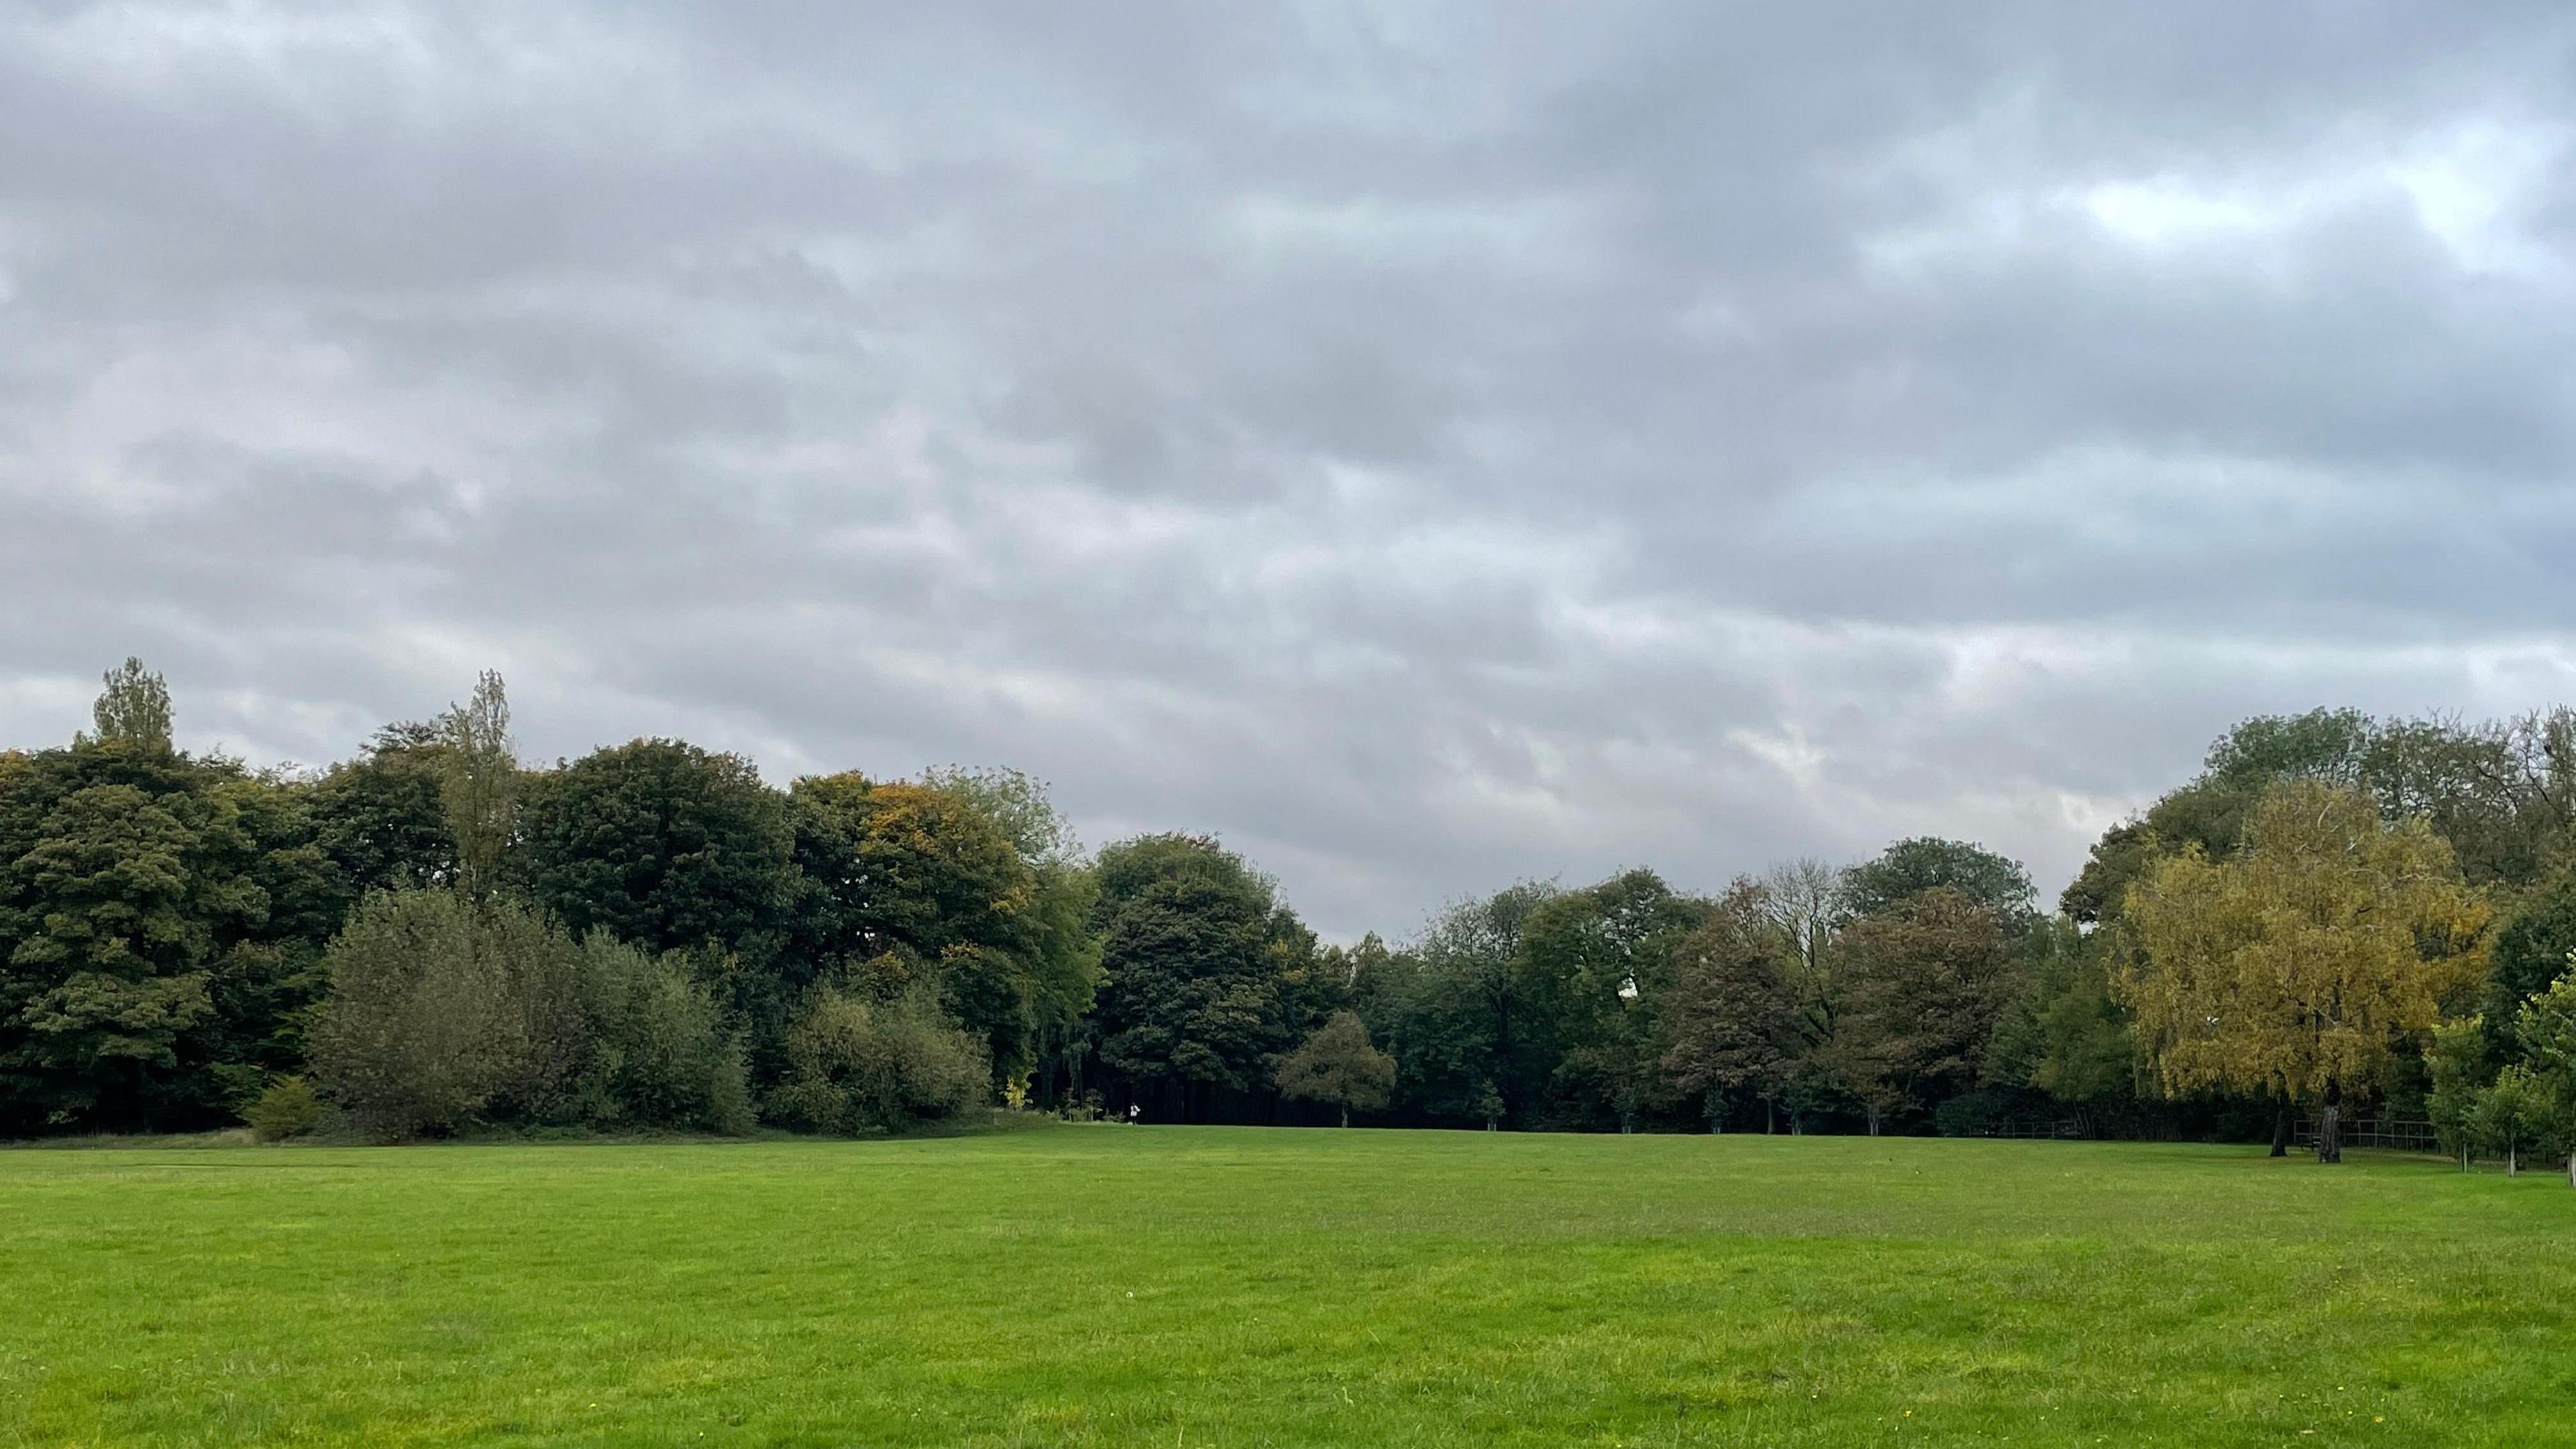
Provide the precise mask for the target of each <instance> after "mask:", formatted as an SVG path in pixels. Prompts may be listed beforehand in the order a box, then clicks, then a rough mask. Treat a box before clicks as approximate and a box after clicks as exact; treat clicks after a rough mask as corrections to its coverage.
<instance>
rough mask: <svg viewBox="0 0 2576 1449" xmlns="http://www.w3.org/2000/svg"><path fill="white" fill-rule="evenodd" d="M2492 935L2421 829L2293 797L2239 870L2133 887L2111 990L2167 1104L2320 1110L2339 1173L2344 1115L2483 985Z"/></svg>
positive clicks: (2195, 867)
mask: <svg viewBox="0 0 2576 1449" xmlns="http://www.w3.org/2000/svg"><path fill="white" fill-rule="evenodd" d="M2489 919H2490V913H2489V909H2488V906H2487V903H2486V901H2485V899H2484V898H2483V897H2482V896H2480V895H2479V894H2478V893H2477V892H2476V891H2473V890H2471V889H2470V888H2469V887H2468V885H2467V884H2466V883H2465V882H2463V881H2462V880H2461V878H2460V868H2459V863H2458V862H2457V861H2456V860H2455V859H2454V858H2453V856H2452V854H2451V847H2450V846H2449V845H2448V844H2446V843H2445V842H2444V841H2443V840H2442V838H2441V837H2440V836H2437V835H2435V834H2434V833H2433V831H2432V829H2431V827H2430V826H2428V825H2427V824H2425V822H2423V821H2422V820H2407V821H2402V822H2399V823H2397V824H2394V825H2392V824H2389V823H2387V822H2386V821H2384V820H2382V819H2381V818H2380V815H2379V811H2378V809H2377V808H2376V807H2375V806H2373V805H2372V803H2371V802H2370V801H2369V800H2368V799H2367V798H2365V797H2363V796H2361V795H2359V794H2356V793H2354V792H2352V791H2350V790H2342V789H2337V788H2334V787H2332V786H2329V785H2324V784H2320V783H2317V782H2315V781H2293V782H2288V783H2284V784H2281V785H2277V786H2275V787H2273V789H2272V790H2271V791H2270V792H2269V793H2268V794H2266V795H2265V796H2264V798H2263V800H2262V802H2261V803H2260V804H2259V805H2258V806H2256V808H2255V811H2254V814H2253V816H2252V818H2251V820H2250V821H2249V822H2248V825H2247V828H2246V833H2245V836H2244V841H2243V844H2242V846H2241V847H2240V848H2239V849H2238V851H2237V852H2236V853H2235V854H2234V855H2231V856H2229V857H2228V858H2226V859H2224V860H2211V859H2209V858H2208V857H2207V856H2205V855H2204V854H2202V852H2201V851H2200V849H2199V848H2198V847H2197V846H2194V847H2192V848H2190V849H2188V850H2186V851H2185V852H2184V853H2182V854H2181V855H2178V856H2174V857H2171V858H2169V859H2166V860H2164V861H2161V862H2159V863H2158V864H2157V865H2156V866H2155V867H2153V868H2152V869H2151V870H2150V871H2149V872H2148V873H2147V874H2146V876H2145V877H2144V878H2143V879H2141V880H2139V881H2138V882H2137V883H2136V884H2135V885H2133V886H2131V887H2130V889H2129V893H2128V910H2127V924H2126V927H2125V929H2127V930H2128V931H2130V932H2132V933H2133V938H2134V944H2135V945H2136V947H2137V950H2136V951H2134V952H2132V953H2130V959H2129V960H2128V962H2127V964H2126V965H2125V966H2124V968H2123V969H2122V970H2121V972H2120V974H2119V977H2118V982H2117V986H2118V990H2119V994H2120V997H2121V999H2122V1000H2123V1001H2124V1002H2125V1003H2126V1004H2127V1005H2128V1007H2129V1009H2130V1010H2131V1011H2133V1012H2135V1013H2136V1016H2137V1027H2138V1032H2139V1037H2140V1041H2141V1043H2142V1044H2143V1045H2144V1046H2145V1048H2146V1049H2147V1050H2148V1051H2149V1053H2150V1054H2151V1055H2152V1057H2153V1060H2154V1062H2155V1066H2156V1074H2157V1078H2158V1080H2159V1081H2160V1082H2161V1083H2162V1084H2163V1086H2164V1088H2165V1090H2167V1091H2169V1092H2186V1091H2194V1090H2200V1089H2205V1088H2215V1089H2218V1090H2222V1091H2236V1092H2246V1093H2252V1094H2258V1095H2267V1096H2277V1097H2279V1098H2281V1099H2283V1100H2285V1101H2290V1102H2298V1103H2312V1104H2314V1105H2315V1106H2316V1107H2317V1108H2318V1109H2319V1110H2318V1132H2317V1160H2318V1161H2320V1162H2335V1161H2340V1160H2341V1158H2342V1140H2341V1135H2340V1129H2341V1115H2342V1108H2343V1104H2344V1102H2345V1101H2346V1099H2347V1098H2348V1097H2350V1096H2353V1095H2356V1094H2358V1093H2361V1092H2365V1091H2368V1090H2369V1089H2371V1088H2372V1087H2374V1086H2376V1085H2378V1084H2379V1083H2380V1082H2381V1080H2382V1079H2383V1077H2384V1076H2385V1074H2386V1072H2387V1070H2388V1067H2389V1065H2390V1063H2391V1062H2392V1061H2394V1060H2395V1057H2396V1053H2397V1052H2398V1050H2400V1049H2401V1048H2404V1049H2407V1050H2409V1051H2412V1050H2416V1049H2420V1045H2421V1042H2422V1040H2423V1039H2424V1037H2425V1035H2426V1034H2427V1033H2429V1032H2430V1031H2431V1030H2432V1028H2433V1026H2434V1024H2435V1023H2436V1022H2438V1021H2440V1020H2441V1018H2442V1012H2443V1006H2444V1003H2445V1000H2446V999H2448V998H2454V997H2458V996H2461V995H2464V994H2465V993H2466V992H2468V991H2471V990H2473V989H2474V988H2475V987H2476V985H2477V983H2478V982H2479V981H2480V980H2482V979H2483V978H2484V975H2485V969H2486V950H2487V934H2488V932H2487V928H2488V924H2489Z"/></svg>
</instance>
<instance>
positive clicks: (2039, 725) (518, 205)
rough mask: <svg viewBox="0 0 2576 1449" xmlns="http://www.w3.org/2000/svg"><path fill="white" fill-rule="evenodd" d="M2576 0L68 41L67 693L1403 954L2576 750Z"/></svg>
mask: <svg viewBox="0 0 2576 1449" xmlns="http://www.w3.org/2000/svg"><path fill="white" fill-rule="evenodd" d="M2570 46H2571V24H2570V22H2569V21H2568V20H2566V19H2564V18H2563V17H2562V14H2561V12H2560V11H2559V10H2558V9H2557V8H2556V7H2548V6H2529V7H2521V6H2509V5H2483V6H2471V5H2464V6H2446V7H2429V6H2419V5H2395V4H2391V5H2386V6H2354V5H2324V4H2318V5H2307V6H2301V5H2283V6H2267V7H2257V8H2253V9H2251V10H2249V9H2248V8H2246V7H2239V6H2221V5H2203V6H2190V5H2185V6H2175V5H2170V4H2165V5H2136V6H2085V7H2066V6H2060V5H2046V4H2030V5H2012V4H1991V5H1982V6H1941V7H1923V6H1911V5H1899V4H1887V5H1818V6H1794V7H1789V6H1779V7H1762V8H1755V7H1744V6H1709V5H1673V6H1660V5H1633V6H1585V7H1514V8H1509V9H1503V10H1497V9H1495V8H1494V7H1490V6H1482V5H1475V6H1468V5H1461V6H1438V5H1430V6H1421V7H1404V8H1387V7H1372V8H1369V9H1366V10H1362V9H1356V8H1340V7H1328V6H1298V7H1282V8H1274V9H1258V8H1254V7H1248V6H1173V5H1164V6H1081V7H1069V6H1051V5H1050V6H1026V7H1020V6H995V7H961V6H942V7H900V6H889V7H882V8H861V7H851V6H842V5H830V6H819V5H818V6H812V7H794V6H763V7H742V6H727V7H716V6H704V7H676V6H675V7H637V6H618V7H598V8H594V9H587V10H585V9H579V8H571V7H553V8H546V9H542V10H530V9H528V8H526V7H509V6H492V7H479V8H478V7H419V8H406V7H401V6H385V7H344V6H334V7H310V8H308V7H302V6H287V5H279V6H259V5H247V6H232V7H220V8H218V7H205V8H199V7H159V6H79V5H47V6H36V7H32V8H21V9H19V10H17V11H15V12H11V13H9V14H7V15H6V16H0V505H5V507H6V510H7V513H6V517H7V520H8V523H9V527H7V528H6V529H5V530H0V579H5V580H6V588H7V590H8V597H9V601H10V608H9V609H8V611H7V612H6V614H5V615H0V724H5V726H6V731H5V733H6V737H7V738H9V739H11V740H17V741H34V740H43V739H48V738H53V737H57V736H60V735H63V734H67V733H68V732H69V730H70V729H71V728H72V727H73V726H74V725H75V724H76V723H77V722H78V721H79V719H80V717H81V713H82V710H83V708H84V706H85V702H86V699H87V696H88V694H89V692H90V685H89V681H90V680H91V679H94V677H95V673H96V671H97V669H98V668H100V667H101V666H103V665H104V664H105V663H107V662H109V661H111V660H113V659H115V658H119V657H122V656H123V655H124V654H125V653H127V652H129V651H138V652H141V653H143V654H145V655H146V657H147V658H149V659H151V660H152V661H153V662H154V663H156V664H159V665H161V666H163V667H165V668H166V669H167V670H168V671H169V673H170V674H171V676H172V679H173V683H174V685H175V686H176V688H177V690H178V692H179V694H180V697H181V705H182V724H183V733H184V734H185V735H187V736H188V737H189V738H190V739H191V740H193V741H194V742H196V743H199V744H211V743H215V742H218V741H220V742H223V743H225V744H226V745H228V746H229V747H231V748H234V749H236V750H239V751H242V752H244V753H246V754H248V755H250V756H252V757H253V758H259V759H269V758H287V757H292V758H298V759H305V760H312V759H319V758H327V757H330V756H334V755H338V754H342V753H345V752H346V751H347V750H348V749H350V748H351V747H352V746H353V745H354V744H355V743H356V742H357V741H359V740H360V739H362V738H363V737H364V735H365V734H366V733H367V732H368V731H369V730H370V729H371V728H372V727H373V726H374V725H376V724H378V723H381V722H382V721H384V720H385V719H388V718H392V717H397V716H416V715H420V714H424V713H426V712H428V711H431V710H434V709H436V708H438V707H439V706H440V705H441V704H443V703H444V702H445V701H446V700H448V699H450V698H452V697H454V696H456V695H458V694H461V693H462V692H463V691H464V690H465V689H466V688H467V687H468V685H469V684H470V682H471V678H472V673H473V671H474V669H476V668H477V667H480V666H483V665H487V664H489V665H498V666H499V667H501V668H503V669H504V670H505V671H506V672H507V674H508V675H509V678H510V681H511V686H512V694H513V698H514V700H515V702H516V704H517V707H518V718H519V720H520V723H521V732H522V736H523V746H524V747H525V749H526V751H527V752H528V753H529V754H531V755H534V756H538V757H551V756H553V755H555V754H558V753H576V752H578V751H580V750H582V749H585V748H587V747H588V746H589V745H591V744H593V743H595V742H599V741H602V740H611V739H619V738H624V737H626V736H629V735H632V734H636V733H641V732H661V733H680V734H685V735H688V736H689V737H691V738H694V739H698V740H700V741H701V742H703V743H707V744H711V745H717V746H722V747H727V748H736V749H741V750H744V751H747V752H749V753H751V754H753V755H754V756H755V757H757V758H758V759H760V760H761V762H762V763H763V765H764V767H765V768H767V769H768V770H769V771H770V773H771V774H772V775H773V777H778V778H783V777H785V776H787V775H790V774H793V773H796V772H800V771H804V770H810V769H823V768H842V767H849V766H856V767H860V768H864V769H867V770H869V771H871V772H875V773H880V774H897V773H903V772H906V771H909V770H912V769H916V768H918V767H920V766H922V765H925V764H933V763H942V762H947V761H951V760H962V761H970V762H972V761H992V762H1005V763H1011V764H1016V765H1020V766H1022V767H1025V768H1028V769H1030V770H1032V771H1034V772H1036V773H1039V774H1041V775H1044V776H1047V777H1049V778H1051V779H1053V780H1054V781H1055V782H1056V785H1057V788H1058V793H1059V795H1060V796H1061V798H1062V799H1063V800H1064V802H1065V803H1066V804H1067V805H1068V806H1070V807H1071V808H1072V810H1073V811H1074V813H1075V814H1076V815H1077V816H1078V818H1079V819H1080V821H1081V823H1082V825H1083V826H1084V828H1085V831H1086V833H1087V834H1088V835H1090V836H1091V837H1092V838H1094V839H1101V838H1106V837H1108V836H1111V835H1113V834H1115V833H1118V832H1122V831H1127V830H1135V829H1147V828H1172V827H1181V828H1193V829H1212V830H1217V831H1221V832H1222V833H1224V834H1225V835H1226V837H1227V838H1228V839H1229V840H1230V841H1232V842H1233V843H1235V844H1236V845H1238V846H1240V847H1242V848H1244V849H1245V850H1246V851H1247V852H1248V853H1250V854H1252V855H1253V856H1255V857H1256V858H1257V859H1258V860H1260V861H1261V862H1262V863H1264V864H1265V865H1267V866H1269V867H1270V868H1272V869H1274V870H1275V871H1277V872H1278V873H1280V874H1281V876H1282V877H1283V880H1284V882H1285V884H1286V885H1287V887H1288V888H1289V891H1290V894H1291V895H1292V897H1294V898H1295V899H1296V900H1297V901H1298V902H1299V903H1300V904H1301V905H1302V906H1304V907H1305V908H1306V909H1307V910H1308V911H1309V912H1310V914H1312V915H1313V916H1314V917H1315V918H1316V919H1317V920H1318V921H1319V923H1320V924H1322V925H1324V926H1326V927H1327V928H1328V929H1332V930H1335V931H1337V932H1350V931H1356V930H1358V929H1360V928H1362V927H1366V926H1378V927H1381V928H1387V929H1394V930H1402V929H1405V928H1406V927H1407V926H1409V924H1410V923H1411V922H1412V921H1413V920H1415V919H1417V918H1418V916H1419V914H1420V912H1421V911H1422V910H1423V909H1424V908H1426V907H1427V906H1428V905H1430V904H1432V903H1434V902H1436V901H1437V900H1438V899H1439V898H1440V897H1442V896H1444V895H1447V894H1452V893H1456V892H1461V891H1467V890H1473V889H1479V888H1488V887H1491V886H1494V885H1498V884H1501V883H1502V882H1504V881H1506V880H1508V879H1510V878H1512V877H1514V876H1519V875H1529V874H1537V875H1549V874H1560V873H1561V874H1564V875H1566V876H1568V877H1572V878H1582V877H1586V876H1590V875H1593V874H1597V873H1599V872H1601V871H1604V870H1606V869H1608V868H1609V867H1611V866H1613V865H1615V864H1619V863H1623V862H1633V861H1647V862H1651V863H1654V864H1657V865H1659V866H1662V867H1664V868H1665V869H1666V870H1667V871H1668V872H1669V873H1671V874H1672V875H1674V876H1675V877H1676V878H1678V879H1680V880H1682V881H1683V882H1685V883H1688V884H1692V885H1701V886H1708V885H1714V884H1717V883H1719V882H1720V881H1722V880H1723V878H1724V877H1725V876H1726V875H1728V874H1730V873H1732V872H1734V871H1736V870H1740V869H1748V868H1755V867H1758V866H1759V865H1761V864H1762V863H1764V862H1765V861H1766V860H1768V859H1771V858H1774V857H1778V856H1782V855H1788V854H1795V853H1802V852H1817V853H1823V854H1827V855H1837V856H1841V855H1852V854H1857V853H1860V852H1863V851H1866V850H1869V849H1872V848H1874V847H1875V846H1876V845H1877V844H1878V843H1880V842H1883V841H1884V840H1885V839H1887V838H1889V837H1890V836H1892V835H1895V834H1899V833H1912V832H1918V831H1937V832H1940V833H1945V834H1955V835H1965V836H1971V837H1977V838H1983V839H1985V840H1987V841H1988V842H1989V843H1992V844H1995V845H1997V846H2000V847H2002V848H2005V849H2008V850H2011V851H2013V852H2015V853H2017V854H2020V855H2022V856H2024V857H2026V858H2027V859H2029V860H2030V861H2031V863H2032V864H2033V865H2034V867H2035V868H2036V870H2037V873H2038V874H2039V875H2040V876H2041V877H2042V879H2043V880H2044V881H2050V882H2052V883H2053V881H2054V880H2055V879H2058V878H2062V877H2063V875H2064V874H2065V873H2066V872H2067V871H2069V870H2070V869H2071V867H2072V865H2073V863H2074V862H2075V861H2076V860H2077V859H2078V858H2080V855H2081V852H2082V850H2083V848H2084V845H2085V844H2086V843H2087V841H2088V840H2089V839H2090V838H2091V836H2092V835H2093V834H2094V833H2095V832H2097V831H2098V830H2099V829H2100V828H2102V827H2103V826H2104V825H2106V824H2108V823H2109V822H2110V821H2112V820H2114V819H2116V818H2117V817H2118V816H2119V815H2120V814H2121V813H2122V812H2124V811H2126V810H2127V809H2130V808H2132V807H2134V806H2135V805H2136V804H2138V803H2139V802H2140V801H2142V800H2143V799H2144V798H2146V797H2147V796H2149V795H2151V794H2152V793H2153V792H2155V791H2156V790H2157V789H2159V788H2161V787H2163V786H2165V785H2167V784H2169V783H2171V782H2172V781H2173V780H2174V779H2175V778H2177V777H2178V776H2179V775H2180V774H2181V773H2182V772H2184V771H2186V770H2187V769H2188V768H2189V767H2190V765H2191V763H2192V762H2193V760H2194V759H2195V758H2196V756H2197V754H2198V751H2199V749H2200V748H2201V746H2202V745H2203V744H2204V743H2205V742H2206V740H2207V738H2208V737H2209V736H2210V735H2212V734H2213V733H2215V732H2216V731H2217V730H2219V729H2221V728H2223V727H2224V726H2225V725H2226V724H2228V723H2229V722H2230V721H2232V720H2233V719H2235V718H2237V717H2240V716H2242V715H2244V714H2246V713H2250V712H2254V711H2257V710H2273V709H2297V708H2304V707H2307V706H2309V705H2311V704H2315V703H2319V702H2335V703H2342V702H2351V703H2355V704H2358V705H2361V706H2363V707H2366V708H2371V709H2376V710H2384V711H2399V712H2413V711H2421V710H2428V709H2435V708H2443V709H2458V710H2463V711H2467V712H2470V713H2472V714H2475V713H2482V712H2493V711H2504V710H2510V709H2516V708H2521V707H2526V706H2528V705H2532V704H2537V703H2541V702H2544V701H2548V700H2553V699H2556V698H2559V697H2562V696H2563V695H2564V694H2566V693H2567V692H2568V689H2569V685H2570V675H2571V672H2576V649H2571V647H2570V643H2569V636H2570V632H2571V630H2572V629H2576V619H2571V617H2570V615H2571V601H2570V597H2569V595H2568V593H2567V591H2566V590H2565V589H2564V588H2563V587H2562V586H2559V585H2557V584H2556V583H2555V579H2556V578H2557V576H2558V574H2559V573H2560V572H2561V569H2560V561H2561V560H2563V559H2565V558H2566V557H2568V556H2569V551H2570V546H2571V544H2576V500H2571V499H2570V497H2569V496H2568V495H2567V492H2566V490H2565V489H2564V487H2563V479H2564V477H2565V475H2566V473H2567V471H2568V469H2567V464H2568V460H2569V457H2570V454H2571V450H2572V449H2576V439H2571V435H2570V427H2571V424H2570V422H2569V419H2570V418H2571V417H2576V410H2571V409H2570V407H2569V406H2568V403H2569V402H2570V398H2569V396H2568V393H2569V386H2570V369H2569V364H2570V361H2571V359H2576V335H2571V329H2576V322H2571V320H2570V319H2576V309H2571V308H2570V307H2569V306H2568V302H2569V300H2570V295H2569V294H2570V291H2571V286H2570V283H2571V278H2576V272H2571V259H2572V258H2571V249H2570V227H2571V220H2572V219H2576V210H2571V206H2570V200H2571V191H2570V185H2569V178H2570V169H2569V165H2568V159H2569V152H2568V143H2569V139H2570V136H2571V134H2576V133H2571V130H2570V126H2571V121H2576V101H2572V100H2571V97H2570V96H2569V94H2568V80H2567V77H2568V75H2569V74H2570V72H2569V69H2568V65H2567V62H2568V60H2569V58H2570Z"/></svg>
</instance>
